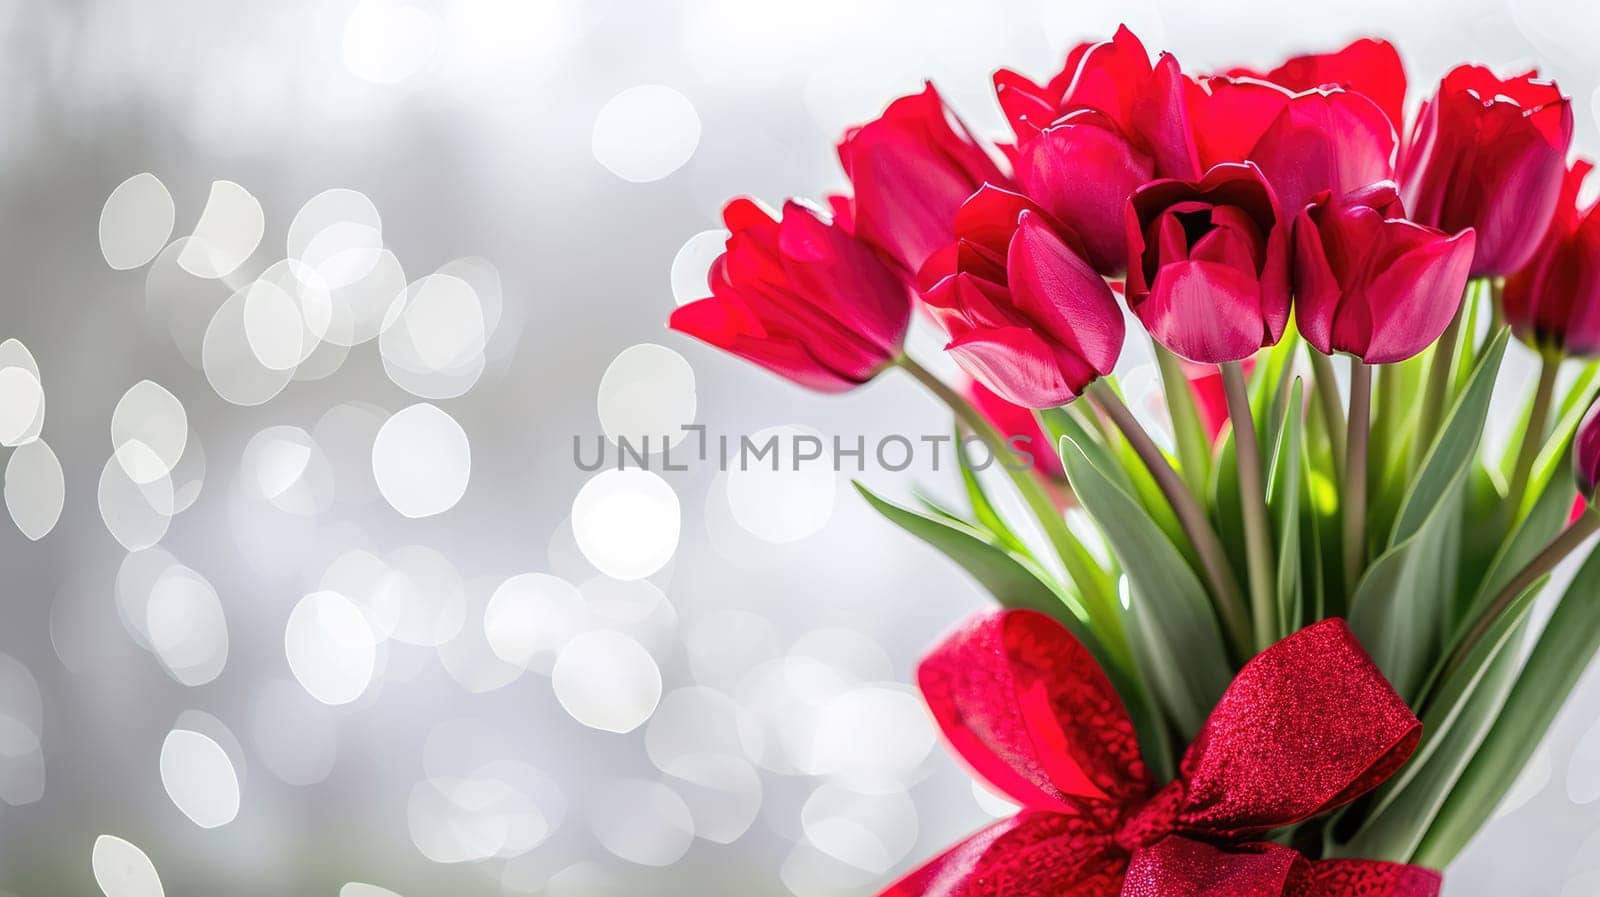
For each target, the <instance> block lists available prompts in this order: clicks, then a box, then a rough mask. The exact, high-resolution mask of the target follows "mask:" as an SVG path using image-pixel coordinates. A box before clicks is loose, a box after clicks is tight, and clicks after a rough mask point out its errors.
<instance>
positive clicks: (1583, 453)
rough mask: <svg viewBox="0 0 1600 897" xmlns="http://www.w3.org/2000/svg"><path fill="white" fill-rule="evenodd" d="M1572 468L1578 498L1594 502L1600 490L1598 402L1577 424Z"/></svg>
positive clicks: (1599, 412)
mask: <svg viewBox="0 0 1600 897" xmlns="http://www.w3.org/2000/svg"><path fill="white" fill-rule="evenodd" d="M1572 467H1573V473H1574V474H1575V475H1576V477H1577V480H1578V496H1579V497H1580V498H1582V499H1583V500H1585V501H1594V499H1595V492H1596V491H1597V490H1600V402H1596V403H1595V404H1594V406H1593V407H1591V408H1590V409H1589V412H1588V413H1587V414H1585V415H1584V416H1583V421H1582V422H1581V423H1579V424H1578V434H1577V436H1575V437H1573V441H1572Z"/></svg>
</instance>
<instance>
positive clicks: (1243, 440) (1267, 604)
mask: <svg viewBox="0 0 1600 897" xmlns="http://www.w3.org/2000/svg"><path fill="white" fill-rule="evenodd" d="M1221 368H1222V389H1223V393H1224V394H1225V395H1226V396H1227V397H1228V418H1229V419H1230V420H1232V421H1233V453H1234V458H1235V459H1236V460H1237V461H1238V462H1239V504H1240V508H1241V512H1242V513H1243V515H1244V542H1245V555H1246V558H1247V560H1248V562H1249V565H1250V607H1251V611H1252V613H1251V619H1252V620H1253V621H1254V622H1255V639H1256V640H1255V644H1256V647H1257V648H1258V649H1259V648H1265V647H1267V646H1268V645H1270V644H1272V643H1273V642H1274V641H1276V640H1277V635H1278V623H1277V598H1276V595H1275V586H1276V584H1277V577H1276V576H1275V575H1274V574H1273V566H1274V565H1273V559H1272V530H1271V529H1270V528H1269V527H1268V524H1267V492H1266V479H1265V477H1264V476H1263V474H1262V466H1261V443H1260V441H1259V440H1258V439H1257V438H1256V423H1255V418H1254V417H1253V416H1252V415H1251V413H1250V391H1249V387H1248V386H1246V385H1245V380H1244V368H1243V367H1241V366H1240V365H1239V362H1237V361H1230V362H1226V363H1224V364H1222V365H1221Z"/></svg>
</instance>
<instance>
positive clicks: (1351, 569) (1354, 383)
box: [1343, 356, 1372, 595]
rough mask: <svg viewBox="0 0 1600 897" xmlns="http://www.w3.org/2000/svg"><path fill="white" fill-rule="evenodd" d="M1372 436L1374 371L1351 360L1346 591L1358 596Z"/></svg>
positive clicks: (1345, 509)
mask: <svg viewBox="0 0 1600 897" xmlns="http://www.w3.org/2000/svg"><path fill="white" fill-rule="evenodd" d="M1371 434H1372V368H1371V367H1370V366H1369V365H1367V363H1366V362H1364V361H1362V360H1361V359H1359V358H1356V357H1354V356H1352V357H1351V359H1350V432H1349V436H1348V437H1347V438H1346V440H1345V446H1346V456H1345V465H1344V469H1345V476H1344V502H1343V504H1344V507H1343V516H1344V587H1345V594H1347V595H1350V594H1354V593H1355V589H1356V583H1357V582H1358V581H1359V580H1360V579H1361V571H1362V570H1364V569H1366V566H1367V448H1368V440H1369V438H1370V436H1371Z"/></svg>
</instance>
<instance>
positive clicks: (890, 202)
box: [839, 84, 1011, 275]
mask: <svg viewBox="0 0 1600 897" xmlns="http://www.w3.org/2000/svg"><path fill="white" fill-rule="evenodd" d="M839 161H840V162H841V163H842V164H843V165H844V170H845V174H846V175H847V176H848V177H849V178H850V183H851V184H852V185H853V186H854V188H855V201H854V219H855V225H854V233H855V234H856V236H858V237H860V238H861V239H863V240H865V241H866V242H867V243H869V244H871V245H872V246H875V247H877V248H878V249H879V250H880V251H882V252H884V253H885V254H887V255H888V256H889V257H890V258H892V259H894V260H896V261H898V262H899V263H900V264H901V265H903V266H904V268H905V270H906V272H907V273H908V274H912V275H914V274H916V272H917V271H918V269H920V268H921V267H922V264H923V262H924V261H926V260H927V258H928V256H930V255H932V254H933V253H934V251H935V250H937V249H939V248H940V247H942V246H944V245H945V244H947V243H949V242H950V226H951V222H952V221H953V220H954V219H955V214H956V210H957V209H959V208H960V207H961V204H962V203H963V202H965V201H966V199H967V197H969V196H971V195H972V194H973V192H974V191H975V190H977V189H978V188H979V187H981V186H983V185H984V184H986V183H988V184H996V185H1000V186H1006V185H1009V184H1010V183H1011V180H1010V178H1008V177H1006V175H1005V173H1004V172H1002V171H1001V170H1000V166H999V165H997V164H996V163H995V160H994V159H993V158H991V157H990V155H989V153H988V152H987V151H986V150H985V149H984V147H983V146H982V145H981V144H979V143H978V141H977V140H976V139H975V138H974V137H973V136H972V133H971V132H970V131H968V130H967V127H966V125H964V124H962V123H961V121H960V119H958V118H956V116H955V113H954V112H952V111H951V110H950V107H949V106H947V105H945V102H944V99H943V98H941V97H940V96H939V92H938V91H937V90H935V89H934V88H933V85H932V84H929V85H928V86H927V87H926V89H924V90H923V91H922V93H919V94H913V95H911V96H907V97H901V98H900V99H898V100H895V101H894V102H893V103H890V104H889V108H888V109H886V110H884V113H883V115H882V116H880V117H879V118H878V119H877V120H875V121H872V122H869V123H867V124H865V125H862V126H860V127H857V128H852V129H851V130H850V131H848V132H846V134H845V136H844V140H843V141H841V142H840V144H839Z"/></svg>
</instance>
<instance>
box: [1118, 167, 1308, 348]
mask: <svg viewBox="0 0 1600 897" xmlns="http://www.w3.org/2000/svg"><path fill="white" fill-rule="evenodd" d="M1127 229H1128V231H1127V232H1128V284H1127V296H1128V305H1129V307H1130V308H1132V310H1133V313H1134V314H1135V315H1138V317H1139V320H1140V321H1142V322H1144V325H1145V328H1146V329H1148V330H1149V331H1150V336H1151V337H1152V338H1154V339H1155V341H1156V342H1158V343H1160V344H1161V345H1163V346H1165V347H1167V348H1168V349H1170V350H1172V351H1173V352H1174V353H1176V354H1177V355H1179V356H1181V357H1183V358H1187V359H1189V360H1190V361H1194V362H1199V363H1201V364H1221V363H1223V362H1229V361H1239V360H1241V359H1244V358H1248V357H1249V356H1251V355H1253V354H1254V353H1255V352H1256V351H1257V350H1258V349H1260V348H1261V347H1263V346H1270V345H1273V344H1274V343H1276V342H1277V341H1278V340H1279V338H1281V337H1282V336H1283V329H1284V327H1285V326H1286V325H1287V324H1288V322H1289V233H1290V228H1289V222H1288V221H1286V220H1285V219H1284V217H1283V215H1282V213H1281V212H1280V211H1279V209H1278V201H1277V199H1276V197H1275V196H1274V195H1273V192H1272V187H1271V186H1269V185H1268V184H1267V181H1266V179H1265V178H1264V177H1263V176H1262V174H1261V170H1260V169H1259V168H1257V167H1256V166H1255V165H1254V164H1251V163H1248V162H1245V163H1233V162H1225V163H1222V164H1220V165H1216V166H1214V167H1213V168H1212V169H1211V170H1210V171H1208V172H1206V174H1205V176H1204V177H1203V178H1201V179H1200V180H1198V181H1181V180H1176V179H1169V180H1161V181H1153V182H1151V183H1149V184H1146V185H1145V186H1143V187H1141V188H1139V190H1138V191H1137V192H1136V193H1134V195H1133V198H1132V199H1131V200H1130V201H1129V203H1128V212H1127Z"/></svg>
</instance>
